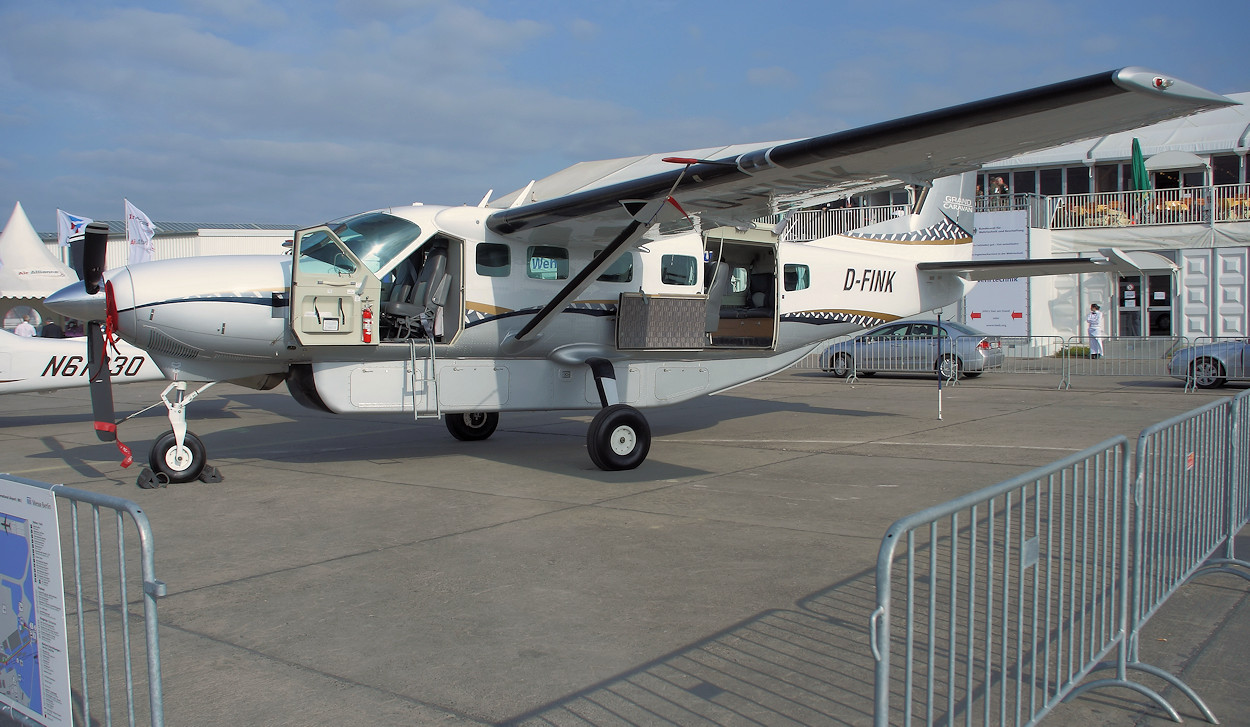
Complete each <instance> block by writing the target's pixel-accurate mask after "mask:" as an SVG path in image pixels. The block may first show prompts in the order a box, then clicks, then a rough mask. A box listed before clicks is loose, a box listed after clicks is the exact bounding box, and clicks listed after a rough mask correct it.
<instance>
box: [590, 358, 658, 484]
mask: <svg viewBox="0 0 1250 727" xmlns="http://www.w3.org/2000/svg"><path fill="white" fill-rule="evenodd" d="M586 364H587V365H588V366H590V371H591V373H592V374H594V377H595V388H596V389H598V391H599V402H600V403H601V404H602V405H603V409H601V410H600V411H599V413H598V414H596V415H595V418H594V419H592V420H591V422H590V428H589V429H587V430H586V451H587V452H589V453H590V461H591V462H594V463H595V466H596V467H598V468H599V469H601V470H608V471H614V470H632V469H634V468H635V467H637V466H638V465H640V464H642V463H643V461H644V460H645V459H646V458H647V453H648V452H650V451H651V425H650V424H648V423H647V419H646V417H644V416H643V415H642V412H640V411H638V410H637V409H635V408H634V407H632V406H629V405H628V404H622V403H620V396H619V395H618V393H617V389H616V369H615V368H613V366H612V362H611V361H608V360H607V359H602V358H592V359H588V360H587V361H586Z"/></svg>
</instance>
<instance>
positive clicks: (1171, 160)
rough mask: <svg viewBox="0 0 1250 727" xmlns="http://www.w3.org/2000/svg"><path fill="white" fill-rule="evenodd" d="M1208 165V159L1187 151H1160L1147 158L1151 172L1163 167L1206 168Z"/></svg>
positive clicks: (1147, 164)
mask: <svg viewBox="0 0 1250 727" xmlns="http://www.w3.org/2000/svg"><path fill="white" fill-rule="evenodd" d="M1207 166H1208V164H1207V160H1205V159H1203V158H1202V157H1200V156H1198V155H1197V154H1190V153H1189V152H1187V151H1165V152H1160V153H1158V154H1155V155H1154V156H1152V157H1150V158H1149V159H1147V160H1146V169H1147V170H1148V171H1151V172H1157V171H1159V170H1161V169H1206V168H1207Z"/></svg>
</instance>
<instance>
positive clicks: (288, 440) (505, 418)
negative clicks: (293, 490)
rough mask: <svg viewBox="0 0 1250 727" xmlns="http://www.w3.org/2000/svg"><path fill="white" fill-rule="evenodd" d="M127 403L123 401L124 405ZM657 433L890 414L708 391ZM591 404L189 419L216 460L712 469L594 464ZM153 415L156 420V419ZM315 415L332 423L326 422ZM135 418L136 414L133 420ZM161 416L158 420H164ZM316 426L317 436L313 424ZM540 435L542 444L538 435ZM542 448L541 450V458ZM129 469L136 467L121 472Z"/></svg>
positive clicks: (253, 404)
mask: <svg viewBox="0 0 1250 727" xmlns="http://www.w3.org/2000/svg"><path fill="white" fill-rule="evenodd" d="M119 411H120V407H119ZM256 412H266V413H268V414H270V415H273V416H276V417H280V418H281V419H282V420H281V421H270V422H266V423H262V424H258V425H248V426H229V425H227V426H226V427H224V428H222V427H215V431H204V430H203V428H202V427H197V422H198V423H200V424H204V423H220V422H223V421H228V420H233V421H243V420H245V419H251V418H252V417H251V414H255V413H256ZM643 413H644V415H646V417H647V420H648V422H649V423H650V424H651V432H652V436H653V437H654V438H660V437H666V436H672V435H676V434H689V433H692V432H699V431H704V430H707V429H711V428H713V427H715V426H717V425H718V424H720V423H721V422H723V421H725V420H731V419H737V418H741V417H747V416H757V415H762V414H765V415H766V414H773V413H817V414H822V415H825V416H838V417H883V416H884V417H889V416H896V415H894V414H890V413H883V412H873V411H866V410H857V409H835V408H829V407H820V406H813V405H811V404H809V403H806V402H800V401H793V400H769V399H759V398H750V397H741V396H733V395H719V396H712V397H703V398H700V399H695V400H693V401H690V402H685V403H682V404H675V405H672V406H668V407H660V408H656V409H646V410H643ZM593 415H594V412H590V411H551V412H515V413H510V412H504V413H503V414H502V415H501V417H500V426H499V429H498V430H497V431H496V433H495V434H494V436H492V437H491V438H490V439H489V440H485V441H482V442H461V441H457V440H455V439H453V438H452V437H451V435H450V434H449V433H448V432H447V430H446V427H445V425H444V424H443V422H442V421H439V420H434V419H430V420H417V421H414V420H413V417H412V415H411V414H380V415H368V414H366V415H339V414H328V413H325V412H319V411H313V410H309V409H305V408H304V407H302V406H300V405H299V404H298V403H296V402H295V400H294V399H292V398H291V397H289V396H286V395H284V392H276V393H271V392H251V391H247V390H242V391H239V392H236V391H230V392H222V393H221V394H218V395H217V396H216V397H214V398H204V399H200V400H197V401H196V402H195V403H194V404H192V405H191V406H190V407H188V428H189V429H190V431H192V432H194V433H195V434H196V435H197V436H199V437H200V439H201V440H202V441H203V442H204V444H205V447H206V448H207V450H208V456H209V463H210V464H219V461H220V460H221V459H225V458H234V459H258V460H269V461H273V462H290V463H297V464H303V465H307V464H316V463H318V462H324V463H345V464H350V463H354V462H371V461H376V460H378V459H380V458H381V459H395V458H402V459H405V460H416V461H419V460H421V459H423V458H426V457H444V456H447V455H448V454H453V455H466V456H472V457H475V458H481V459H485V460H489V461H494V462H498V463H500V464H504V465H515V466H519V467H525V468H527V469H531V470H536V471H542V472H549V473H552V474H564V475H576V476H578V477H581V478H584V479H589V480H593V481H600V482H612V483H630V482H641V481H654V480H657V479H660V480H663V479H671V478H680V477H690V476H695V475H703V474H707V472H706V471H704V470H701V469H694V468H689V467H684V466H681V465H677V464H670V463H659V462H656V461H651V462H649V463H648V466H647V467H646V468H645V471H643V472H639V471H638V470H624V471H619V472H604V471H601V470H598V469H596V468H595V467H594V466H593V465H591V463H590V461H589V458H588V456H587V454H586V445H585V437H586V427H587V426H588V424H589V422H590V419H591V418H592V417H593ZM153 417H155V419H153ZM164 417H165V407H164V406H163V405H162V406H159V407H156V408H154V409H151V410H150V411H147V412H145V413H144V414H142V415H141V416H140V417H136V419H134V420H131V422H127V423H125V424H122V425H121V426H120V427H119V430H118V434H119V436H120V437H121V439H122V440H123V441H124V442H126V443H127V444H128V445H129V446H130V447H131V448H132V450H133V451H134V457H135V462H136V464H138V465H139V467H137V468H134V471H135V472H136V474H137V472H138V470H139V469H141V468H142V466H143V465H145V464H146V463H147V459H148V448H149V446H150V441H149V439H148V438H147V436H145V434H140V433H139V432H138V431H136V430H135V429H134V427H138V426H141V425H142V426H144V427H145V429H146V428H148V427H150V426H151V425H152V424H156V428H157V430H159V431H164V430H165V429H167V428H168V427H167V426H161V424H165V422H164V421H162V420H163V419H164ZM80 419H81V421H82V426H83V431H84V433H89V432H90V427H91V422H90V415H89V414H61V415H54V416H52V417H46V416H40V415H38V414H21V415H18V416H5V417H0V429H3V428H6V427H14V426H24V425H28V424H34V423H40V424H45V425H46V424H56V423H66V422H70V423H72V422H74V421H77V420H80ZM318 420H320V421H321V422H324V424H325V426H319V425H318V423H317V422H318ZM132 422H133V423H132ZM158 422H159V423H158ZM310 431H311V432H313V435H312V436H309V433H310ZM536 437H541V438H543V442H542V443H541V445H538V444H536V443H535V441H534V440H535V438H536ZM41 441H43V443H44V446H46V447H47V452H45V453H40V454H34V455H31V457H32V458H34V459H44V460H55V461H60V462H63V463H64V464H66V465H67V466H69V467H71V468H73V469H74V471H76V472H78V473H79V474H81V475H83V476H84V477H90V478H102V479H111V478H109V477H108V476H107V475H105V474H103V473H102V472H100V471H99V470H98V469H96V468H95V467H93V466H92V465H91V464H90V463H91V462H107V461H110V460H112V461H117V460H119V459H120V454H119V453H118V450H117V447H116V445H115V444H113V443H111V442H94V441H93V442H89V443H85V444H80V445H73V444H69V443H66V442H63V441H61V440H58V439H56V438H43V439H42V440H41ZM536 448H541V451H542V452H543V456H541V457H536V456H535V450H536ZM128 478H129V471H127V474H126V475H125V476H124V477H123V478H122V480H125V479H128Z"/></svg>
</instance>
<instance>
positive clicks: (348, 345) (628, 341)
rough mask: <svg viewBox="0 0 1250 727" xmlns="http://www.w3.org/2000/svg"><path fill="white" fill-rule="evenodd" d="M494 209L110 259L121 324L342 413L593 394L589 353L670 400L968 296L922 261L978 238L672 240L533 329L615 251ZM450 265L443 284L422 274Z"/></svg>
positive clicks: (221, 370) (154, 349)
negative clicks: (538, 233)
mask: <svg viewBox="0 0 1250 727" xmlns="http://www.w3.org/2000/svg"><path fill="white" fill-rule="evenodd" d="M486 212H487V210H484V209H482V208H474V207H434V206H421V205H417V206H412V207H403V208H392V209H387V210H381V211H378V212H373V213H367V214H365V215H359V216H356V217H354V218H347V219H346V220H344V221H340V222H338V223H330V224H329V225H326V226H324V227H319V228H312V229H310V230H305V231H301V232H300V233H299V234H298V235H297V239H296V241H295V246H294V248H293V254H292V255H281V256H217V257H200V258H187V259H172V260H163V261H155V262H149V263H143V264H137V265H131V266H127V267H124V268H121V269H117V270H113V271H109V272H108V273H107V274H106V278H107V281H108V283H109V285H110V286H111V289H112V296H113V299H114V302H115V305H116V310H117V320H116V329H117V333H118V334H119V335H120V336H121V338H123V339H124V340H126V341H127V342H129V343H131V344H133V345H135V346H137V347H139V348H142V349H144V350H146V351H147V352H148V353H149V354H150V355H151V356H152V358H153V359H154V360H155V361H156V362H157V363H158V364H159V365H160V368H161V369H162V371H163V372H164V373H165V375H166V376H168V377H170V378H180V379H185V380H211V381H222V380H228V381H234V382H237V383H241V384H244V385H253V386H256V387H257V388H265V387H267V386H271V385H273V384H274V383H276V382H277V381H280V380H282V379H288V380H289V382H290V381H295V382H296V383H295V385H294V386H293V389H292V390H293V392H295V390H296V387H298V388H299V389H300V390H301V391H302V392H303V393H304V394H309V393H314V392H315V395H313V396H311V397H299V396H298V394H297V398H301V401H305V399H307V398H311V399H312V400H313V403H314V404H315V405H317V406H324V407H325V408H328V409H330V410H332V411H339V412H350V411H361V410H368V411H377V410H395V411H412V410H415V411H417V412H421V411H440V412H441V411H443V410H453V411H454V410H463V409H474V410H477V409H482V410H505V409H555V408H579V407H587V408H592V407H594V406H595V402H596V401H597V399H596V398H594V397H592V396H590V395H589V394H588V393H587V392H593V386H591V385H590V383H589V382H590V380H589V378H588V375H587V374H586V372H585V368H586V367H585V366H583V365H582V364H584V363H585V362H586V361H587V360H588V359H591V358H599V359H606V360H608V361H611V362H612V363H613V364H614V365H615V366H616V367H617V376H618V379H619V380H620V381H621V382H622V389H623V391H624V396H625V400H626V401H630V402H632V403H634V404H635V405H636V406H655V405H661V404H667V403H673V402H675V401H680V400H684V399H686V398H691V397H693V396H697V395H700V394H705V393H710V392H714V391H718V390H722V389H725V388H728V387H730V386H734V385H737V384H739V383H742V382H744V381H749V380H752V379H754V378H759V377H761V376H764V375H767V374H768V373H772V372H773V371H776V370H779V369H780V368H783V367H785V366H788V365H790V364H791V363H793V362H795V361H797V360H798V359H800V358H802V356H803V355H805V354H806V353H808V352H809V351H811V350H812V349H813V348H814V347H815V346H816V345H818V344H819V343H821V342H823V341H826V340H828V339H831V338H835V337H838V336H841V335H844V334H847V333H851V332H854V331H856V330H859V329H862V328H865V327H868V326H872V325H876V324H878V323H881V322H883V321H888V320H893V319H895V318H899V317H904V316H908V315H913V314H916V313H919V312H922V311H925V310H930V309H933V308H937V307H942V306H945V305H949V304H951V303H953V302H955V301H957V300H958V299H959V298H960V297H961V296H962V295H963V294H964V292H965V288H966V284H965V283H964V282H963V281H962V280H960V279H959V278H957V277H954V276H945V275H921V274H918V272H917V270H916V263H917V262H920V261H925V260H935V259H939V260H940V259H959V258H960V257H968V253H969V248H970V244H971V241H970V239H968V237H967V236H966V235H963V236H961V235H958V234H956V235H954V236H947V239H938V240H932V241H929V242H927V243H924V242H922V243H917V242H916V241H914V240H912V241H900V240H890V239H876V238H864V237H858V238H851V237H833V238H827V239H825V240H821V241H817V242H812V243H806V244H792V243H779V242H777V241H776V239H775V238H774V237H773V236H772V235H771V234H770V233H767V232H764V231H751V232H748V233H743V234H738V233H733V231H730V232H729V233H728V234H724V235H722V234H721V233H722V232H724V231H720V230H718V231H713V232H711V233H706V234H700V233H698V232H693V231H691V232H684V233H678V234H671V235H657V236H656V237H655V238H654V239H649V240H644V241H643V242H642V243H641V244H639V245H636V246H633V247H632V248H631V249H629V250H628V251H626V252H625V253H624V254H623V255H622V256H621V257H619V258H618V259H617V260H616V262H614V263H613V264H612V266H611V267H610V268H609V269H607V270H606V271H605V272H604V273H603V274H602V275H599V276H598V277H597V278H596V279H595V280H594V281H592V282H590V284H589V285H588V286H587V287H585V289H584V290H582V291H581V292H580V293H579V294H578V295H577V296H576V298H575V299H574V300H573V302H572V303H571V304H569V305H567V306H565V307H564V309H563V310H562V311H559V312H558V314H556V315H555V316H554V317H553V318H552V319H551V321H550V323H549V325H546V326H545V327H544V328H543V329H542V332H541V334H540V335H535V336H530V337H528V338H527V339H525V340H520V341H519V340H517V337H516V334H517V333H518V331H519V330H520V329H522V327H523V326H525V325H526V323H527V322H529V321H530V320H532V319H533V318H534V316H535V315H536V314H538V313H539V311H540V310H541V309H542V308H543V306H544V305H545V304H547V303H548V301H550V300H552V299H553V298H554V297H555V296H556V295H557V294H558V293H559V292H560V291H561V290H562V288H563V287H564V286H565V285H566V284H567V283H568V281H569V280H570V278H571V276H572V275H574V274H575V273H576V272H577V271H578V270H580V269H582V268H583V267H585V266H587V265H588V264H590V262H591V260H592V258H594V256H595V255H596V254H597V253H598V252H599V251H600V250H601V249H602V248H603V245H602V244H596V243H595V242H592V241H575V240H566V241H554V240H553V241H551V242H549V243H547V242H544V243H543V244H534V241H533V240H525V241H517V240H514V239H508V238H505V237H502V236H499V235H496V234H494V233H492V232H491V231H490V230H489V229H487V227H486V226H485V225H484V224H483V219H484V217H485V214H486ZM435 262H437V263H438V266H440V270H441V271H442V273H441V276H440V277H439V278H438V280H434V279H433V278H432V277H431V276H432V274H431V275H426V274H427V273H428V272H429V271H430V270H431V269H432V268H434V267H436V266H435ZM422 275H426V277H427V278H429V279H427V280H426V281H425V283H424V284H425V285H427V289H426V293H427V298H431V296H430V295H428V293H430V291H433V290H434V288H435V287H436V286H439V284H440V281H441V286H442V287H441V294H438V295H435V296H432V298H436V300H434V302H433V303H431V302H430V300H426V301H424V302H422V301H415V302H414V296H416V295H417V294H418V291H417V290H416V288H420V287H421V286H422V285H423V283H421V282H420V278H421V276H422ZM102 297H103V296H101V295H97V296H93V297H86V296H85V294H83V293H82V291H81V290H78V291H77V292H74V291H73V290H71V289H69V288H67V289H66V290H65V291H62V292H60V293H57V294H56V295H54V296H53V297H51V298H49V300H48V304H49V306H51V307H53V308H57V307H58V306H59V307H61V308H62V309H64V310H66V311H67V314H71V313H69V312H68V311H71V310H72V315H75V316H76V317H80V318H93V319H97V320H99V319H101V318H102V317H103V304H102V302H101V299H102ZM92 305H94V306H96V308H95V309H93V311H94V313H93V312H89V311H87V310H85V307H86V306H92ZM414 306H415V307H414ZM417 309H420V311H419V312H418V310H417ZM367 329H371V330H370V331H369V333H366V330H367ZM421 382H426V383H425V384H424V385H422V384H421ZM579 384H580V385H579ZM440 388H441V391H440V390H439V389H440ZM562 392H567V395H565V394H564V393H562ZM318 399H320V400H319V401H317V400H318ZM305 403H308V402H307V401H305Z"/></svg>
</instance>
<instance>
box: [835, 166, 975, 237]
mask: <svg viewBox="0 0 1250 727" xmlns="http://www.w3.org/2000/svg"><path fill="white" fill-rule="evenodd" d="M975 195H976V173H975V172H965V173H963V174H956V175H954V176H951V177H942V178H940V179H935V180H933V184H932V185H930V186H929V187H928V188H924V189H921V190H920V192H919V195H918V197H917V200H916V205H915V207H914V208H913V209H912V214H910V215H902V216H900V217H896V218H894V219H892V220H886V221H885V222H879V223H877V224H875V225H869V226H868V227H861V228H859V229H857V230H854V231H852V232H849V233H847V236H848V237H854V238H860V239H866V240H878V241H881V242H913V243H922V242H928V243H932V244H950V245H958V244H963V243H970V242H972V232H973V229H974V228H973V206H974V204H975Z"/></svg>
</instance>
